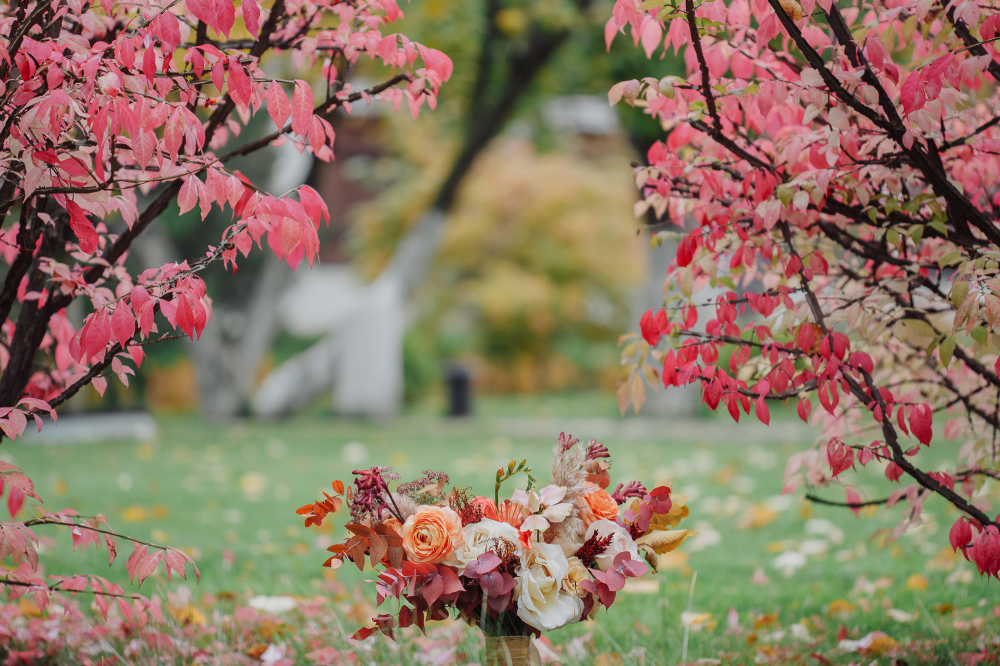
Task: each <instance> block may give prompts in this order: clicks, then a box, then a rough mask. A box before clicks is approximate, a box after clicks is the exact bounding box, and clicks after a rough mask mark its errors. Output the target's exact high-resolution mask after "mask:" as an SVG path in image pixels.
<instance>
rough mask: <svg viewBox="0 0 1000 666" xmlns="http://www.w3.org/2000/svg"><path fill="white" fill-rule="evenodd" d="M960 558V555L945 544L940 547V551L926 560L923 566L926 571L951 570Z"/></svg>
mask: <svg viewBox="0 0 1000 666" xmlns="http://www.w3.org/2000/svg"><path fill="white" fill-rule="evenodd" d="M961 559H962V557H961V556H960V555H959V554H958V553H956V552H955V551H953V550H952V549H951V546H945V547H944V548H942V549H941V552H939V553H938V554H937V555H935V556H934V557H932V558H931V559H929V560H927V564H926V565H925V566H926V567H927V570H928V571H951V570H953V569H954V568H955V565H956V564H958V563H959V562H960V561H961Z"/></svg>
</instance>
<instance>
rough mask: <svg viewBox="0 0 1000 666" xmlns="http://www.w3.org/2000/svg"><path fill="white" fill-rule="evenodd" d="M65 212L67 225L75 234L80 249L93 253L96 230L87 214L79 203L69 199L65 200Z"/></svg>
mask: <svg viewBox="0 0 1000 666" xmlns="http://www.w3.org/2000/svg"><path fill="white" fill-rule="evenodd" d="M66 212H67V213H69V227H70V229H72V230H73V233H74V234H75V235H76V239H77V241H78V242H79V243H80V249H81V250H82V251H84V252H86V253H87V254H94V252H96V251H97V246H98V242H97V230H96V229H94V225H93V224H91V222H90V220H89V219H88V218H87V214H86V213H85V212H84V210H83V209H82V208H80V206H79V204H77V203H75V202H73V201H70V200H67V201H66Z"/></svg>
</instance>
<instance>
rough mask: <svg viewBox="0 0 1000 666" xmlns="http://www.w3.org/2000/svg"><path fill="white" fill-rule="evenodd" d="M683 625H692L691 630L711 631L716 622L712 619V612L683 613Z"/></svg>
mask: <svg viewBox="0 0 1000 666" xmlns="http://www.w3.org/2000/svg"><path fill="white" fill-rule="evenodd" d="M681 625H682V626H685V627H690V628H691V631H702V630H708V631H711V630H712V629H715V625H716V622H715V621H714V620H712V614H711V613H688V612H686V611H685V612H683V613H681Z"/></svg>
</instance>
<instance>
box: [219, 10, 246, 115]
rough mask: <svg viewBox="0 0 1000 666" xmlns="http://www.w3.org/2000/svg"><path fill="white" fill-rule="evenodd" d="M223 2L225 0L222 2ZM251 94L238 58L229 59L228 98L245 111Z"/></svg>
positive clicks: (231, 57) (244, 71)
mask: <svg viewBox="0 0 1000 666" xmlns="http://www.w3.org/2000/svg"><path fill="white" fill-rule="evenodd" d="M222 1H223V2H225V0H222ZM227 4H228V3H227ZM251 94H252V88H251V85H250V78H249V77H248V76H247V73H246V70H244V69H243V66H242V65H240V64H239V58H237V57H236V56H230V57H229V96H230V97H232V98H233V101H234V102H236V104H237V106H239V107H240V108H241V109H246V108H247V106H249V104H250V96H251Z"/></svg>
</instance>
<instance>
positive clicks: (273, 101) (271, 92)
mask: <svg viewBox="0 0 1000 666" xmlns="http://www.w3.org/2000/svg"><path fill="white" fill-rule="evenodd" d="M267 112H268V114H270V116H271V120H273V121H274V124H275V125H277V126H278V129H279V130H283V129H285V123H286V122H288V116H289V114H290V113H291V106H289V104H288V96H287V95H285V91H284V90H282V88H281V84H280V83H278V82H277V81H272V82H271V85H270V86H269V87H268V89H267Z"/></svg>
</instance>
